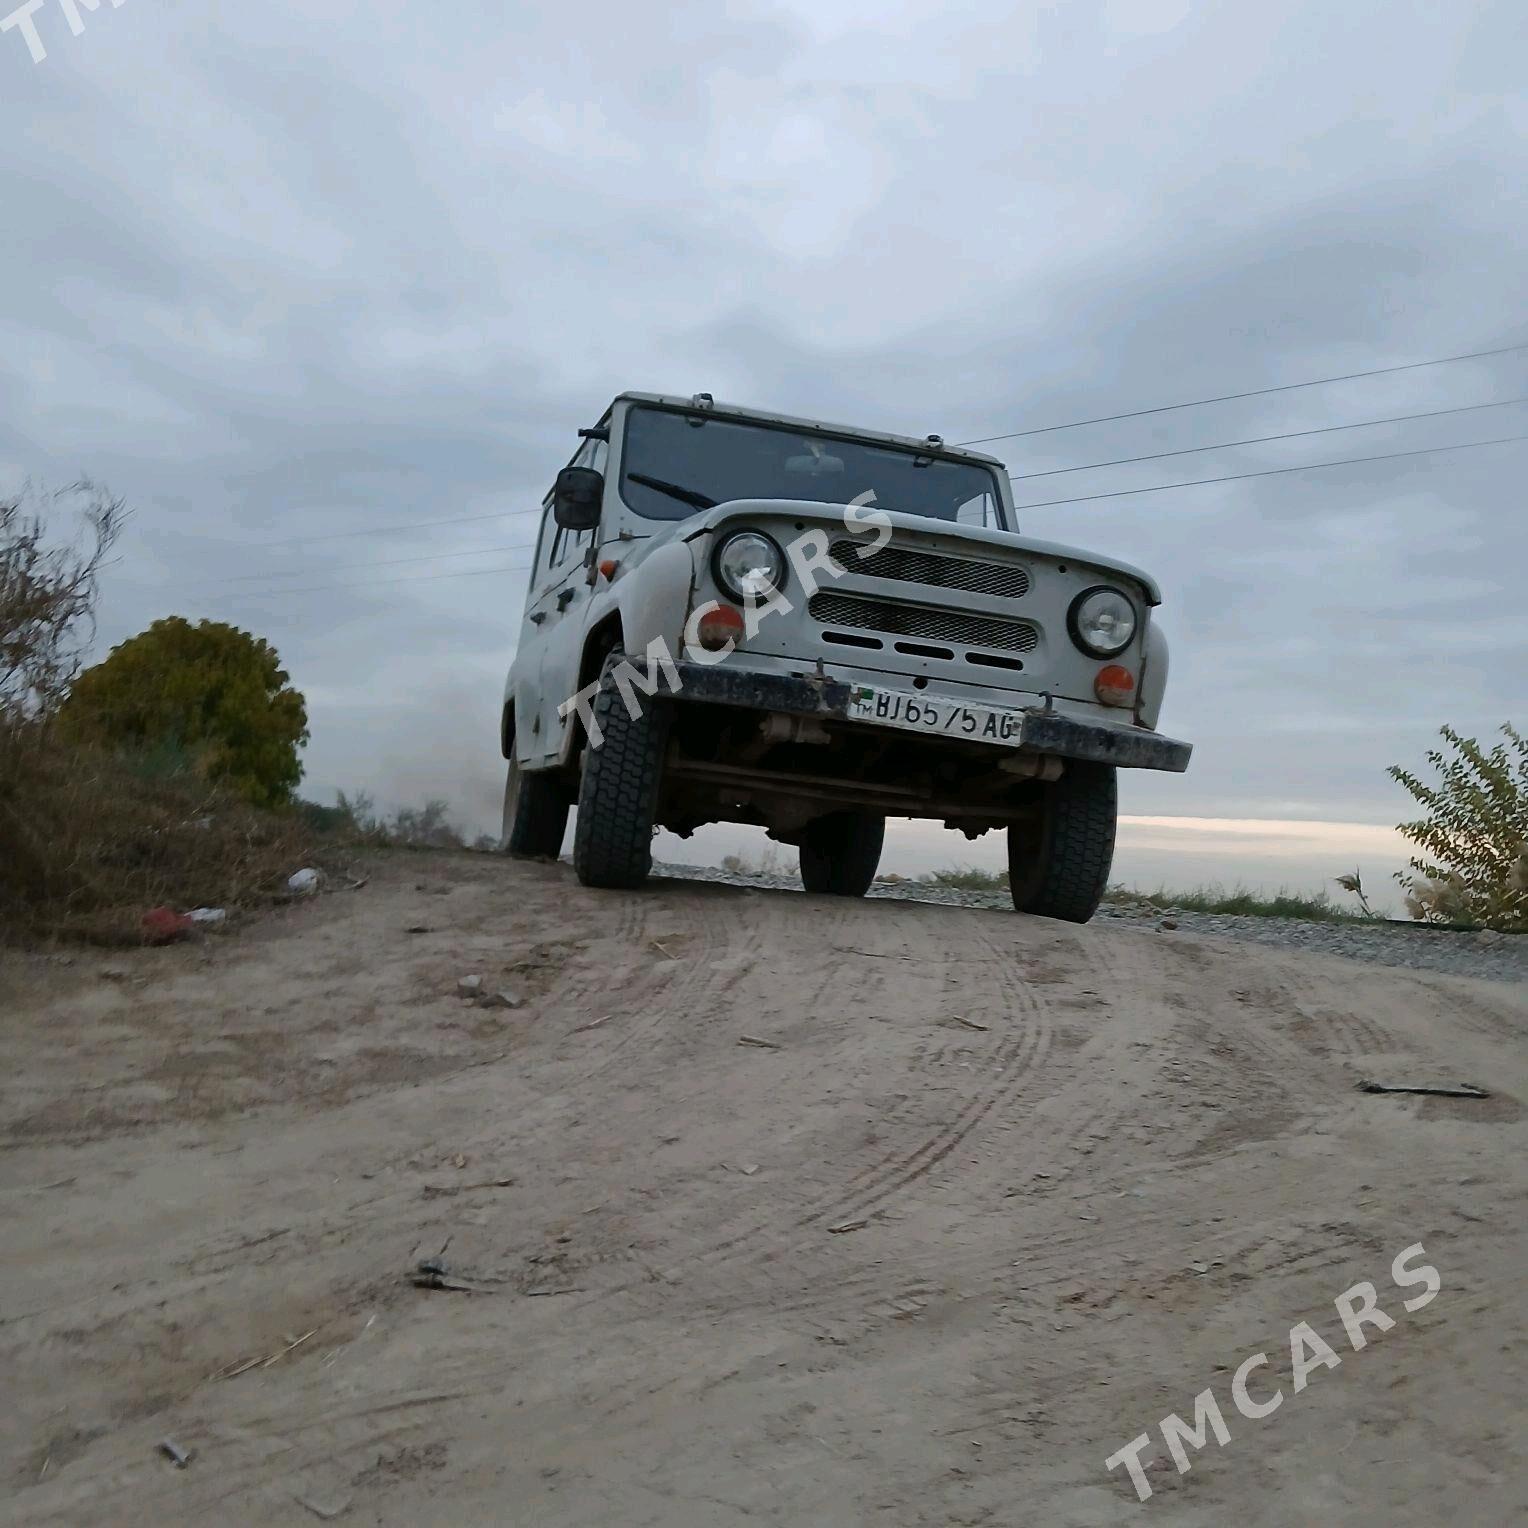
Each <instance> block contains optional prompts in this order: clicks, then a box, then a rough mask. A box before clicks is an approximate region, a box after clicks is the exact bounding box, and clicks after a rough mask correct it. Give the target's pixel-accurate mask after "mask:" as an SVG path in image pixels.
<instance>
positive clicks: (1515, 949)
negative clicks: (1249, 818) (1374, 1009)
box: [653, 865, 1528, 982]
mask: <svg viewBox="0 0 1528 1528" xmlns="http://www.w3.org/2000/svg"><path fill="white" fill-rule="evenodd" d="M653 868H654V870H655V871H656V872H657V873H658V874H660V875H672V876H679V877H683V878H684V879H686V880H692V881H715V882H718V883H720V884H722V885H726V886H750V887H756V888H758V889H759V890H763V891H800V890H801V882H800V881H799V880H798V879H797V877H796V876H794V875H780V874H764V873H758V874H747V873H743V872H736V871H731V870H719V869H715V868H713V867H711V866H707V865H655V866H654V867H653ZM869 894H870V895H871V896H872V897H884V898H887V899H889V900H893V901H900V902H933V903H937V904H939V905H941V906H944V907H983V908H992V909H997V910H1000V911H1007V910H1009V909H1010V908H1011V907H1012V903H1011V902H1010V901H1009V900H1008V893H1007V892H1006V891H996V892H993V891H962V890H959V889H958V888H956V887H953V886H930V885H928V884H926V883H925V882H922V881H878V882H876V884H875V885H874V886H873V887H871V889H870V893H869ZM1097 917H1098V918H1099V919H1102V920H1105V921H1107V922H1110V923H1116V924H1123V925H1125V926H1127V927H1131V926H1133V927H1135V928H1138V929H1141V930H1142V931H1150V930H1155V931H1156V932H1158V933H1160V934H1161V936H1162V937H1163V938H1164V939H1170V938H1173V937H1174V935H1175V934H1177V933H1185V934H1212V935H1217V936H1219V937H1221V938H1229V939H1250V940H1252V941H1254V942H1255V943H1257V944H1272V945H1282V946H1284V947H1286V948H1294V949H1302V950H1311V951H1313V952H1315V953H1316V954H1319V955H1340V956H1343V957H1344V958H1346V959H1348V960H1363V961H1368V962H1370V963H1371V964H1374V965H1381V966H1403V967H1409V968H1411V969H1412V970H1417V971H1442V972H1444V973H1445V974H1446V975H1449V976H1473V977H1478V978H1482V979H1484V980H1487V981H1502V982H1520V981H1524V980H1528V938H1525V937H1523V936H1522V935H1517V934H1493V933H1473V934H1468V933H1458V932H1454V931H1451V930H1447V929H1436V928H1428V927H1426V926H1425V925H1422V924H1416V923H1410V922H1405V923H1402V922H1395V923H1390V922H1375V923H1360V922H1356V921H1355V922H1342V923H1307V922H1304V921H1303V920H1301V919H1298V918H1252V917H1246V916H1243V915H1240V914H1233V913H1199V912H1191V911H1189V910H1188V909H1186V908H1180V907H1169V908H1157V907H1142V906H1139V905H1137V904H1134V903H1126V902H1105V903H1104V904H1103V906H1102V907H1100V908H1099V910H1098V914H1097Z"/></svg>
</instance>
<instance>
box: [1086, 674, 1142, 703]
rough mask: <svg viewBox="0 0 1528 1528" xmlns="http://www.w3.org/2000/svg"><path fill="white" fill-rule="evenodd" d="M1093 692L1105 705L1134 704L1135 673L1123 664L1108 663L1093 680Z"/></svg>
mask: <svg viewBox="0 0 1528 1528" xmlns="http://www.w3.org/2000/svg"><path fill="white" fill-rule="evenodd" d="M1093 693H1094V694H1095V695H1096V696H1097V697H1098V699H1099V701H1100V703H1102V704H1103V705H1106V706H1129V705H1134V704H1135V675H1134V674H1132V673H1131V672H1130V670H1129V669H1127V668H1126V667H1125V666H1124V665H1123V664H1120V663H1108V664H1105V665H1104V667H1103V668H1101V669H1099V671H1098V677H1097V678H1096V679H1095V680H1094V681H1093Z"/></svg>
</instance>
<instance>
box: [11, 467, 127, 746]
mask: <svg viewBox="0 0 1528 1528" xmlns="http://www.w3.org/2000/svg"><path fill="white" fill-rule="evenodd" d="M58 516H62V517H63V518H64V519H65V520H66V521H68V520H70V519H71V518H72V520H73V522H74V534H73V536H65V537H64V538H63V539H60V538H58V537H57V536H56V535H55V534H52V533H51V526H50V517H52V518H56V517H58ZM125 519H126V510H125V508H124V506H123V503H122V500H121V499H116V498H113V497H112V496H111V494H110V493H108V492H107V491H106V490H105V489H104V488H101V487H99V486H98V485H97V484H95V483H92V482H91V481H90V480H89V479H88V478H82V479H81V480H80V481H79V482H78V483H72V484H71V485H70V486H69V487H68V488H64V489H60V490H59V491H58V492H56V493H43V492H42V491H41V490H38V489H35V488H32V487H31V486H28V487H27V488H25V489H23V490H22V492H21V493H19V494H17V495H15V496H14V497H10V498H0V730H4V731H13V730H14V729H16V728H18V727H22V726H25V725H27V724H28V723H30V722H32V721H35V720H36V719H37V718H39V717H45V716H47V715H49V714H50V713H51V712H53V711H54V710H55V709H56V708H57V706H58V704H59V702H60V701H61V700H62V699H63V697H64V695H65V694H66V693H67V691H68V688H69V682H70V681H71V680H72V679H73V678H74V676H75V674H76V673H78V672H79V666H80V659H81V657H82V655H83V653H84V651H85V648H86V646H87V645H88V644H89V642H90V639H91V636H92V635H93V634H94V629H95V628H94V617H95V603H96V594H97V591H98V586H99V581H100V574H101V569H102V567H103V565H104V564H105V561H106V557H107V554H108V553H109V552H110V551H111V548H112V546H113V544H114V543H115V541H116V539H117V537H118V536H119V535H120V534H121V532H122V526H123V522H124V521H125Z"/></svg>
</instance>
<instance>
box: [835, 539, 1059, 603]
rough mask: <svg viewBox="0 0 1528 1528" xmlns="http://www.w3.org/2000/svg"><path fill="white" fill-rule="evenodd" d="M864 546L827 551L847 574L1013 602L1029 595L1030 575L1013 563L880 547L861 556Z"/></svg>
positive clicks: (849, 544) (841, 545)
mask: <svg viewBox="0 0 1528 1528" xmlns="http://www.w3.org/2000/svg"><path fill="white" fill-rule="evenodd" d="M864 545H865V544H864V543H863V542H855V541H848V540H844V541H835V542H834V543H833V545H832V546H830V547H829V548H828V552H829V554H830V555H831V556H832V558H833V561H834V562H836V563H837V564H838V566H839V567H841V568H842V569H843V570H844V571H845V572H846V573H863V574H865V575H866V576H867V577H869V578H890V579H895V580H897V581H898V582H899V583H909V584H932V585H934V586H935V587H936V588H940V589H968V590H970V591H971V593H973V594H996V595H999V596H1001V597H1003V598H1006V599H1014V600H1016V599H1018V598H1020V596H1022V595H1025V594H1028V593H1029V574H1028V573H1027V572H1026V571H1025V570H1024V569H1023V568H1020V567H1017V566H1015V565H1014V564H1013V563H1007V562H976V561H973V560H972V559H971V558H969V557H946V556H944V554H943V553H941V552H914V551H910V550H909V549H908V548H906V547H899V546H883V547H877V548H876V550H875V551H873V552H871V553H870V554H869V556H867V557H861V556H860V552H861V551H862V550H863V548H864Z"/></svg>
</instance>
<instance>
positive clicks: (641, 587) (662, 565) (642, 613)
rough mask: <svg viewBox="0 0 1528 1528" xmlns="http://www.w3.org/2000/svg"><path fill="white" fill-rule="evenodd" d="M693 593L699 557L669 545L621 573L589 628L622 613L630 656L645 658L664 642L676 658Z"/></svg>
mask: <svg viewBox="0 0 1528 1528" xmlns="http://www.w3.org/2000/svg"><path fill="white" fill-rule="evenodd" d="M694 587H695V556H694V553H693V552H692V551H691V550H690V547H689V544H688V543H687V542H683V541H670V542H668V543H667V544H666V545H664V546H660V547H655V548H654V549H653V550H652V551H651V552H649V553H648V554H647V555H646V556H645V557H643V558H642V560H641V561H640V562H638V563H637V564H636V565H635V566H634V567H632V568H629V569H618V570H617V572H616V576H615V581H614V582H613V583H611V584H609V585H607V586H606V587H605V588H604V589H603V590H602V591H601V593H600V596H599V598H598V599H597V600H596V601H595V603H594V605H593V606H592V607H591V609H590V612H589V624H590V626H591V627H593V626H595V625H597V624H598V623H599V622H600V621H602V620H603V619H604V618H605V617H606V616H607V615H608V614H609V613H610V611H611V610H612V609H616V610H619V611H620V614H621V645H622V646H623V647H624V648H625V649H626V651H627V652H629V653H646V651H647V649H648V647H649V646H650V645H651V644H652V643H653V642H656V641H659V640H661V641H663V642H664V643H665V644H666V645H667V647H668V650H669V652H670V653H671V654H672V655H673V656H674V657H675V658H677V657H678V656H679V647H680V644H681V642H683V640H684V623H685V618H686V617H687V616H688V615H689V613H690V594H691V591H692V590H693V589H694Z"/></svg>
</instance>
